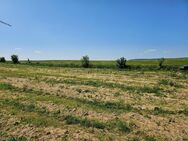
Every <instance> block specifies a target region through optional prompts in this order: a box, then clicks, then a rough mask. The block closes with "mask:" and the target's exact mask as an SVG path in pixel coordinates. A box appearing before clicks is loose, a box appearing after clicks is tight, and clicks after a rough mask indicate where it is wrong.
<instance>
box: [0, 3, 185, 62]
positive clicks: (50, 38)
mask: <svg viewBox="0 0 188 141" xmlns="http://www.w3.org/2000/svg"><path fill="white" fill-rule="evenodd" d="M0 20H2V21H4V22H7V23H9V24H11V25H12V27H8V26H6V25H3V24H0V56H4V57H6V59H7V60H8V59H10V56H11V55H12V54H17V55H18V56H19V58H20V59H27V58H29V59H31V60H75V59H80V58H81V57H82V56H83V55H88V56H89V57H90V59H93V60H94V59H97V60H114V59H117V58H120V57H122V56H124V57H125V58H127V59H138V58H160V57H168V58H175V57H188V0H0Z"/></svg>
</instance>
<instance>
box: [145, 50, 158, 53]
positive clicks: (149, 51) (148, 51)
mask: <svg viewBox="0 0 188 141" xmlns="http://www.w3.org/2000/svg"><path fill="white" fill-rule="evenodd" d="M156 51H157V49H147V50H145V51H144V53H152V52H156Z"/></svg>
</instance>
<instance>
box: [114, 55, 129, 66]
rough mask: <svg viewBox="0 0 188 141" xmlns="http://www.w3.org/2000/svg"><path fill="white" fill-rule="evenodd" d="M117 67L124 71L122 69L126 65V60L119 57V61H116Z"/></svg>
mask: <svg viewBox="0 0 188 141" xmlns="http://www.w3.org/2000/svg"><path fill="white" fill-rule="evenodd" d="M116 62H117V67H118V68H119V69H124V68H126V66H127V65H126V63H127V60H126V58H124V57H121V58H120V59H118V60H117V61H116Z"/></svg>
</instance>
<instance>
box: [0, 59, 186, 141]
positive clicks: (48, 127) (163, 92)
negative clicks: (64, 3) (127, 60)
mask: <svg viewBox="0 0 188 141" xmlns="http://www.w3.org/2000/svg"><path fill="white" fill-rule="evenodd" d="M182 64H185V63H182ZM182 64H181V63H180V64H179V65H182ZM3 140H8V141H25V140H29V141H33V140H34V141H35V140H36V141H50V140H51V141H66V140H67V141H69V140H70V141H80V140H81V141H82V140H83V141H140V140H143V141H186V140H188V73H187V72H181V71H165V70H151V71H142V70H122V71H121V70H118V69H97V68H87V69H86V68H70V67H52V66H51V67H49V66H37V65H36V66H35V65H22V64H10V63H7V64H0V141H3Z"/></svg>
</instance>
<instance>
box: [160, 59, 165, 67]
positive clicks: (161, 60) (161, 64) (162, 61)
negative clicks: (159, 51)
mask: <svg viewBox="0 0 188 141" xmlns="http://www.w3.org/2000/svg"><path fill="white" fill-rule="evenodd" d="M164 62H165V58H161V59H159V68H162V67H163V64H164Z"/></svg>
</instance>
